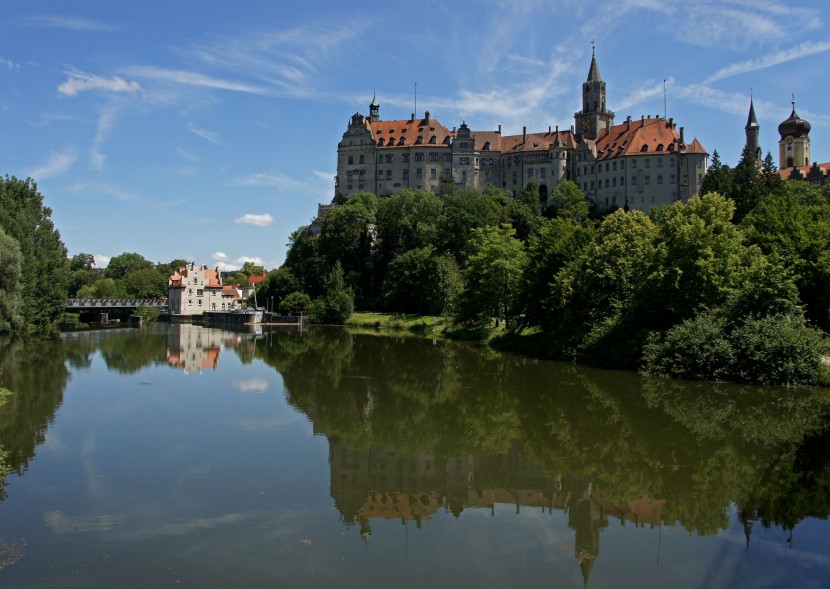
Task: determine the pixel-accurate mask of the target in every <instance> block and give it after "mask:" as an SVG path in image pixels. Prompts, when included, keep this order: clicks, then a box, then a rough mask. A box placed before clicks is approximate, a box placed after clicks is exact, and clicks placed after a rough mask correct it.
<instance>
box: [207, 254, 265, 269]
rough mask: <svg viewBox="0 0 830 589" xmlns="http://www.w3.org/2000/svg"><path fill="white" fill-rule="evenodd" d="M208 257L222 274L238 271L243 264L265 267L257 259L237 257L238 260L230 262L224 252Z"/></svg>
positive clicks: (261, 260) (263, 263) (260, 260)
mask: <svg viewBox="0 0 830 589" xmlns="http://www.w3.org/2000/svg"><path fill="white" fill-rule="evenodd" d="M210 257H211V259H212V260H213V261H214V263H215V264H214V265H215V266H216V267H217V268H219V270H220V271H222V272H233V271H235V270H239V269H240V268H241V267H242V265H243V264H244V263H245V262H253V263H254V264H256V265H257V266H263V267H267V266H265V262H264V261H263V259H262V258H258V257H250V256H239V257H238V258H235V259H233V260H230V259H228V256H227V254H225V253H224V252H215V253H213V254H212V255H211V256H210Z"/></svg>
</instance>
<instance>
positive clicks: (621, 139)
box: [595, 117, 708, 159]
mask: <svg viewBox="0 0 830 589" xmlns="http://www.w3.org/2000/svg"><path fill="white" fill-rule="evenodd" d="M595 143H596V146H597V159H606V158H612V157H618V156H621V155H634V154H640V153H642V154H646V153H648V154H652V153H677V151H678V149H679V143H680V133H678V132H677V129H676V126H675V125H674V124H673V123H671V122H670V121H668V120H666V119H663V118H659V117H656V118H653V119H640V120H636V119H634V120H632V121H631V122H630V123H629V122H628V121H626V122H625V123H622V124H620V125H614V126H613V127H611V128H610V129H608V130H607V131H606V130H605V129H603V130H602V131H600V133H599V136H598V137H597V139H596V141H595ZM685 153H701V154H707V153H708V152H707V151H706V150H705V149H704V147H703V145H701V144H700V141H698V140H697V139H693V140H692V142H691V143H689V144H687V145H686V151H685Z"/></svg>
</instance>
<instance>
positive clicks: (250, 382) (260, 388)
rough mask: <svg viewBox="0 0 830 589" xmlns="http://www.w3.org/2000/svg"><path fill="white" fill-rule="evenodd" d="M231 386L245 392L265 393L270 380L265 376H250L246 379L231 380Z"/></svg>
mask: <svg viewBox="0 0 830 589" xmlns="http://www.w3.org/2000/svg"><path fill="white" fill-rule="evenodd" d="M231 386H233V387H234V388H236V389H238V390H240V391H242V392H243V393H245V392H253V393H264V392H265V391H267V390H268V386H269V383H268V380H267V379H265V378H248V379H246V380H234V381H231Z"/></svg>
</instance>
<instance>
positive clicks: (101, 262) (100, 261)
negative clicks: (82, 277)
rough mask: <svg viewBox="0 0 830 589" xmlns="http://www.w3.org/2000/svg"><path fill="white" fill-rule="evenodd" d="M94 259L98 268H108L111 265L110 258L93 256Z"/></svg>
mask: <svg viewBox="0 0 830 589" xmlns="http://www.w3.org/2000/svg"><path fill="white" fill-rule="evenodd" d="M92 257H93V259H94V260H95V267H96V268H106V267H107V265H108V264H109V263H110V256H105V255H103V254H93V256H92Z"/></svg>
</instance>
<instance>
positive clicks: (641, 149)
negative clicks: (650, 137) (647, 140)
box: [640, 145, 648, 153]
mask: <svg viewBox="0 0 830 589" xmlns="http://www.w3.org/2000/svg"><path fill="white" fill-rule="evenodd" d="M640 151H642V152H643V153H645V152H646V151H648V145H643V147H642V148H640Z"/></svg>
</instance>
